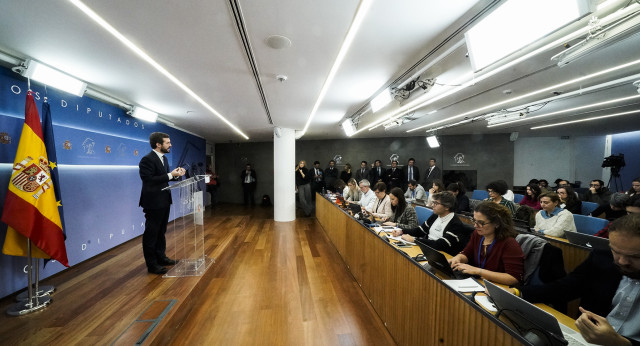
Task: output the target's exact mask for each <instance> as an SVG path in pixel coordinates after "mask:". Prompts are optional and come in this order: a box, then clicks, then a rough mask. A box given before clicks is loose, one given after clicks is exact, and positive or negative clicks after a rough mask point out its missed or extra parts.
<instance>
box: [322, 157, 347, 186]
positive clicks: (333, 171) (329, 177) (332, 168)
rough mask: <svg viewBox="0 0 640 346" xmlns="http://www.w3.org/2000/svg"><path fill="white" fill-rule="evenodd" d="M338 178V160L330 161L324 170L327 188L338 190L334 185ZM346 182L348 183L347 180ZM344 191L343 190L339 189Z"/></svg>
mask: <svg viewBox="0 0 640 346" xmlns="http://www.w3.org/2000/svg"><path fill="white" fill-rule="evenodd" d="M337 179H338V168H337V167H336V162H335V161H334V160H331V161H329V166H327V168H325V170H324V183H325V185H326V187H327V190H330V191H332V192H336V189H335V187H334V185H335V183H336V180H337ZM345 183H347V182H346V181H345ZM337 192H340V193H342V191H337Z"/></svg>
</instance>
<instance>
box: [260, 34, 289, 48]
mask: <svg viewBox="0 0 640 346" xmlns="http://www.w3.org/2000/svg"><path fill="white" fill-rule="evenodd" d="M266 42H267V46H269V47H271V48H273V49H284V48H289V47H291V40H290V39H289V38H287V37H284V36H280V35H271V36H269V37H267V41H266Z"/></svg>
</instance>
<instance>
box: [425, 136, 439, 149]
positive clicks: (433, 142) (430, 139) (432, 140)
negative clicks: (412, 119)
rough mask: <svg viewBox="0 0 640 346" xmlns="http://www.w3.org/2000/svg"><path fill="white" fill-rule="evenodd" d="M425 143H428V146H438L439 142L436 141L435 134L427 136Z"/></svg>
mask: <svg viewBox="0 0 640 346" xmlns="http://www.w3.org/2000/svg"><path fill="white" fill-rule="evenodd" d="M427 143H428V144H429V148H437V147H439V146H440V142H438V138H437V137H436V136H429V137H427Z"/></svg>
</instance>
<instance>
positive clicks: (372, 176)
mask: <svg viewBox="0 0 640 346" xmlns="http://www.w3.org/2000/svg"><path fill="white" fill-rule="evenodd" d="M386 176H387V170H386V169H384V167H382V161H380V160H376V162H375V165H374V166H373V168H371V171H369V182H371V184H372V185H375V184H377V183H379V182H383V183H385V184H386V182H387V179H386V178H387V177H386Z"/></svg>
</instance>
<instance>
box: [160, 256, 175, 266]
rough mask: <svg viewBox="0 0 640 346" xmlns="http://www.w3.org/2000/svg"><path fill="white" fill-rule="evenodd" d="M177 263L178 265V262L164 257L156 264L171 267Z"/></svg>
mask: <svg viewBox="0 0 640 346" xmlns="http://www.w3.org/2000/svg"><path fill="white" fill-rule="evenodd" d="M177 263H178V260H173V259H171V258H169V257H165V258H163V259H161V260H159V261H158V264H160V265H161V266H172V265H176V264H177Z"/></svg>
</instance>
